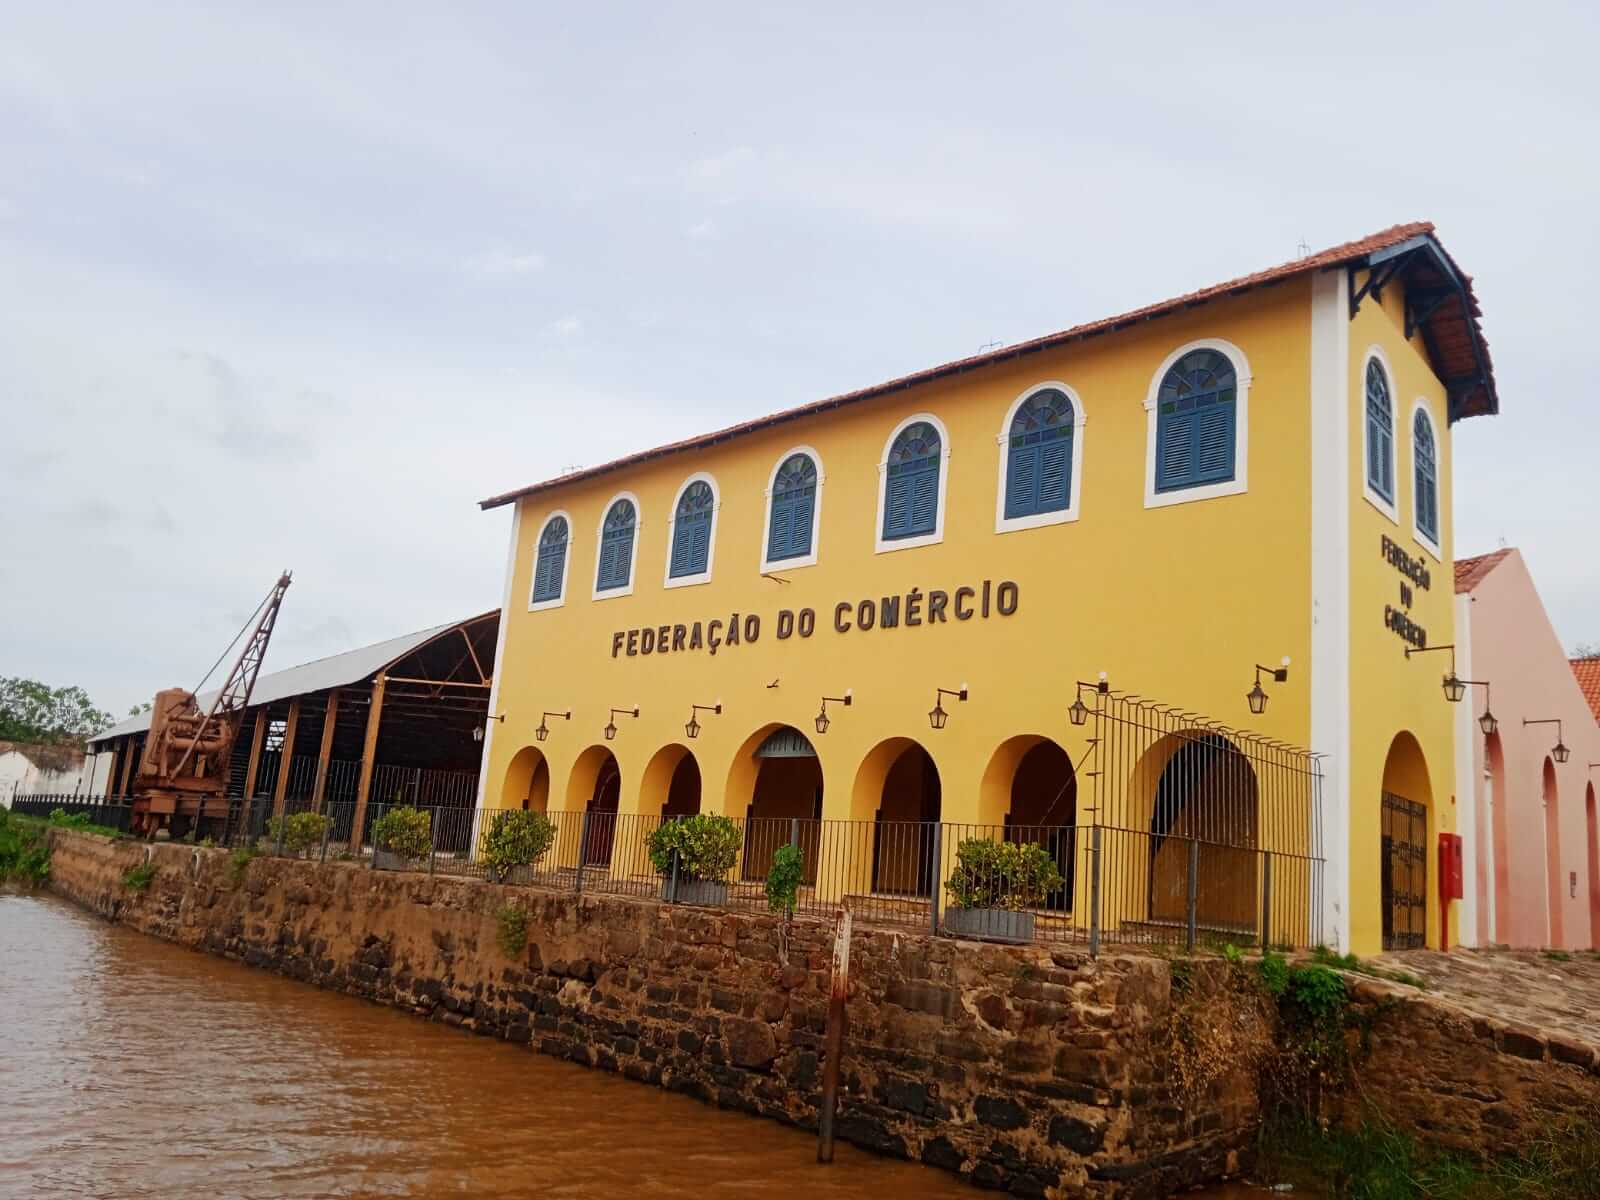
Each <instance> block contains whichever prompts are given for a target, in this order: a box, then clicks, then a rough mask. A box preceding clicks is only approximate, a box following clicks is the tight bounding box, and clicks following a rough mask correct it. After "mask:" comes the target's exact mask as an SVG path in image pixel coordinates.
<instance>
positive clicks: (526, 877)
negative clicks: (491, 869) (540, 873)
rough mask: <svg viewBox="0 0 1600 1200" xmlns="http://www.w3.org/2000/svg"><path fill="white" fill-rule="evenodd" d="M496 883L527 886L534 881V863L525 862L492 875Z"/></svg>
mask: <svg viewBox="0 0 1600 1200" xmlns="http://www.w3.org/2000/svg"><path fill="white" fill-rule="evenodd" d="M490 878H492V879H493V880H494V882H496V883H509V884H515V885H516V886H517V887H527V886H528V885H529V884H531V883H532V882H533V865H532V864H531V863H524V864H522V866H520V867H507V868H506V869H505V870H504V871H501V872H499V873H498V874H492V875H491V876H490Z"/></svg>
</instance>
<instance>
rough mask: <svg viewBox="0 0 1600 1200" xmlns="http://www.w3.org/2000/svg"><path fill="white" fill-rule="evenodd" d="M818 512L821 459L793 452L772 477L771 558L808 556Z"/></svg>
mask: <svg viewBox="0 0 1600 1200" xmlns="http://www.w3.org/2000/svg"><path fill="white" fill-rule="evenodd" d="M816 512H817V462H816V459H814V458H812V457H811V456H810V455H809V454H805V453H800V454H791V455H789V457H788V458H786V459H784V460H783V462H782V464H781V465H780V466H779V467H778V474H777V475H776V476H775V477H774V478H773V481H772V511H771V516H770V518H769V520H768V522H767V561H768V562H781V561H783V560H785V559H790V558H804V557H805V556H807V555H809V554H810V553H811V530H812V525H813V524H814V521H815V518H816Z"/></svg>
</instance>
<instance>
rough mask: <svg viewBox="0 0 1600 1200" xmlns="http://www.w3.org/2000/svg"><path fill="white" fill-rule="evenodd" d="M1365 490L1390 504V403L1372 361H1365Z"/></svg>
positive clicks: (1386, 383)
mask: <svg viewBox="0 0 1600 1200" xmlns="http://www.w3.org/2000/svg"><path fill="white" fill-rule="evenodd" d="M1367 486H1368V487H1369V488H1371V489H1372V490H1373V491H1374V492H1376V493H1377V494H1378V495H1379V496H1381V497H1382V498H1383V499H1384V500H1386V501H1388V502H1389V503H1390V504H1393V503H1394V401H1393V400H1392V399H1391V398H1390V396H1389V377H1388V376H1387V375H1385V374H1384V372H1383V366H1382V364H1380V363H1379V362H1378V360H1377V359H1376V358H1369V359H1368V360H1367Z"/></svg>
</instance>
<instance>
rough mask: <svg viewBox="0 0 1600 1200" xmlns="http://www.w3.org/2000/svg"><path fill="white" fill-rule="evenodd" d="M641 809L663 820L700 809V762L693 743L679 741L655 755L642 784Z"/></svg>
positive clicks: (684, 815) (686, 815)
mask: <svg viewBox="0 0 1600 1200" xmlns="http://www.w3.org/2000/svg"><path fill="white" fill-rule="evenodd" d="M639 811H640V812H641V813H644V814H645V815H646V816H656V815H659V816H660V817H661V819H662V820H663V821H667V820H671V819H672V818H673V817H692V816H694V814H696V813H698V812H699V811H700V764H699V763H698V762H697V761H695V757H694V754H693V752H691V751H690V749H689V747H687V746H684V745H681V744H679V743H676V742H675V743H673V744H672V745H670V746H663V747H661V749H659V750H657V751H656V752H655V754H654V755H652V756H651V758H650V762H649V764H648V765H646V767H645V769H644V775H643V777H642V779H641V780H640V784H639Z"/></svg>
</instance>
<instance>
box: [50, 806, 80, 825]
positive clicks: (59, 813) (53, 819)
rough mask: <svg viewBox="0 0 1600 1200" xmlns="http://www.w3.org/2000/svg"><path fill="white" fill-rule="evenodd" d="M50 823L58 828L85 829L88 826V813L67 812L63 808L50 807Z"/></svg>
mask: <svg viewBox="0 0 1600 1200" xmlns="http://www.w3.org/2000/svg"><path fill="white" fill-rule="evenodd" d="M50 824H52V825H54V826H56V827H58V828H60V829H87V828H88V827H89V814H88V813H86V812H75V813H69V812H67V810H66V809H64V808H57V809H52V810H51V813H50Z"/></svg>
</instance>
